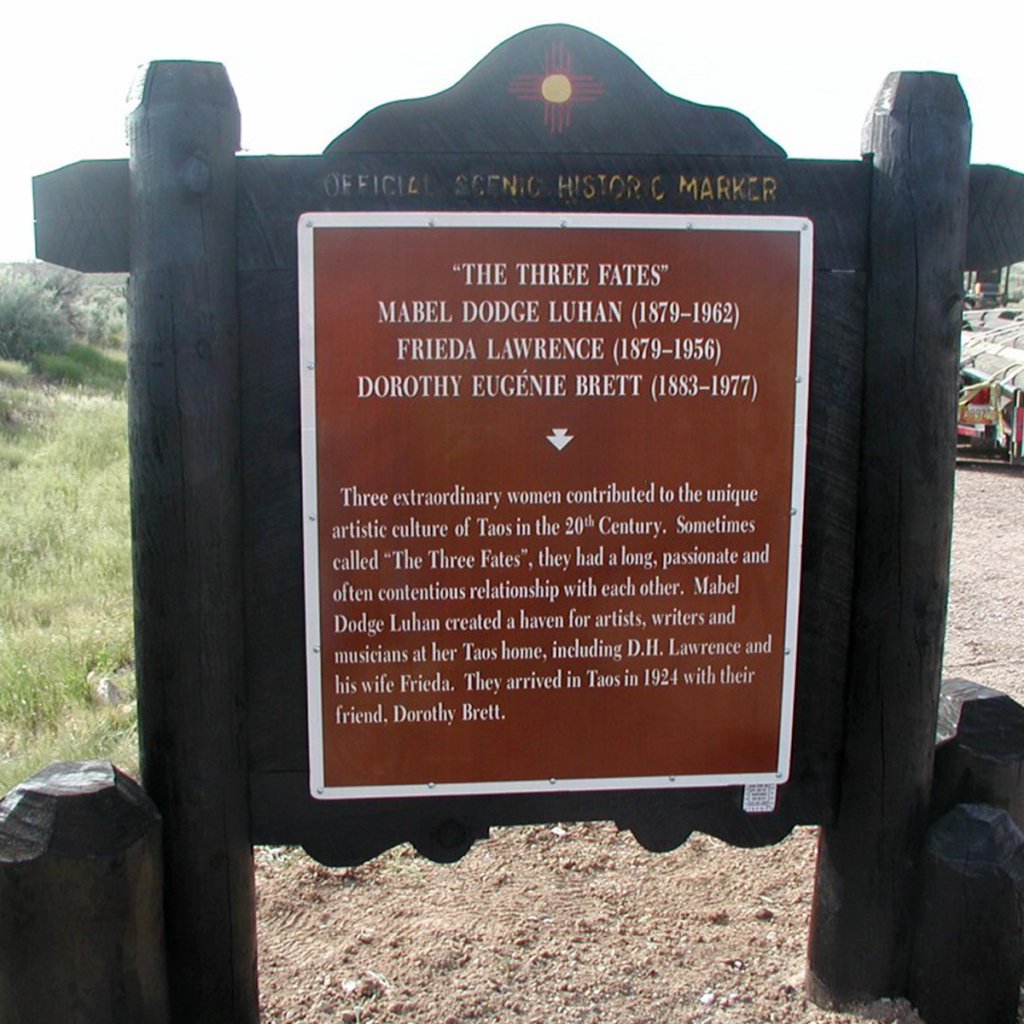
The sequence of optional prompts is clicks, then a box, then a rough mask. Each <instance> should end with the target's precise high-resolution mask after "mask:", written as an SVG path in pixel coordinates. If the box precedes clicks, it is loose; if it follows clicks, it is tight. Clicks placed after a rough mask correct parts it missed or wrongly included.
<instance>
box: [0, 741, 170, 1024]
mask: <svg viewBox="0 0 1024 1024" xmlns="http://www.w3.org/2000/svg"><path fill="white" fill-rule="evenodd" d="M161 889H162V885H161V872H160V815H159V814H158V813H157V810H156V807H154V806H153V802H152V801H151V800H150V799H149V798H148V797H147V796H146V794H145V793H144V792H143V791H142V790H141V789H140V788H139V786H138V785H136V783H135V782H133V781H132V780H131V779H129V778H128V777H127V776H126V775H124V774H122V773H121V772H119V771H117V769H115V768H114V767H113V765H111V764H109V763H108V762H103V761H92V762H58V763H57V764H52V765H50V766H49V767H48V768H44V769H43V770H42V771H40V772H38V773H36V774H35V775H34V776H33V777H32V778H31V779H29V780H28V781H27V782H23V783H22V784H21V785H20V786H16V787H15V788H14V789H12V790H11V792H10V793H8V794H7V796H6V797H5V798H4V799H3V801H2V802H0V1020H3V1022H4V1024H41V1022H43V1021H60V1022H61V1024H97V1022H99V1021H133V1022H135V1024H167V1021H168V1011H167V975H166V969H165V962H164V919H163V900H162V893H161Z"/></svg>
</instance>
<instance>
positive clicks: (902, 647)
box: [808, 73, 970, 1006]
mask: <svg viewBox="0 0 1024 1024" xmlns="http://www.w3.org/2000/svg"><path fill="white" fill-rule="evenodd" d="M863 151H864V153H865V156H868V155H870V156H871V158H872V160H873V167H874V171H873V176H872V200H871V241H870V283H869V293H868V320H867V340H866V353H865V356H866V358H865V380H864V399H863V406H862V408H863V425H862V434H861V437H862V441H861V471H860V482H859V497H858V522H857V554H856V562H855V577H854V596H853V622H852V626H851V638H850V639H851V643H850V662H849V669H848V701H847V725H846V735H845V742H844V754H843V757H844V760H843V768H842V777H841V790H840V804H839V810H838V814H837V818H836V821H835V823H834V824H833V825H831V826H829V827H826V828H824V829H823V830H822V833H821V840H820V844H819V856H818V871H817V879H816V886H815V896H814V906H813V915H812V921H811V934H810V949H809V970H808V990H809V992H810V994H811V996H812V998H813V999H814V1000H815V1001H816V1002H818V1003H820V1004H822V1005H831V1006H836V1005H842V1004H847V1003H851V1002H855V1001H857V1000H861V999H870V998H876V997H880V996H885V995H893V994H902V993H904V992H905V991H906V985H907V971H908V961H909V955H910V946H911V934H912V913H913V900H914V894H915V880H916V876H915V870H916V865H917V861H918V857H919V854H920V850H921V846H922V843H923V840H924V835H925V828H926V825H927V815H928V801H929V792H930V786H931V777H932V758H933V752H934V742H935V720H936V708H937V702H938V693H939V683H940V670H941V661H942V642H943V635H944V631H945V618H946V602H947V594H948V589H949V548H950V532H951V525H952V503H953V470H954V459H955V423H956V419H955V416H956V398H957V358H958V356H957V336H958V331H959V324H960V311H961V299H962V294H961V293H962V286H963V262H964V247H965V241H966V225H967V182H968V162H969V152H970V116H969V113H968V110H967V104H966V101H965V99H964V95H963V92H962V91H961V89H960V85H959V83H958V82H957V80H956V78H955V77H954V76H951V75H940V74H932V73H901V74H893V75H890V76H889V77H888V78H887V79H886V81H885V83H884V85H883V86H882V89H881V91H880V92H879V94H878V98H877V100H876V102H875V106H874V108H873V110H872V112H871V114H870V116H869V118H868V121H867V123H866V125H865V129H864V137H863Z"/></svg>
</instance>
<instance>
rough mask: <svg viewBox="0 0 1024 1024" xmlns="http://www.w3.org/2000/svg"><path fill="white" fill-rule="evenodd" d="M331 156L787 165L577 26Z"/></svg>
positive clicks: (356, 132)
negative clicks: (574, 157) (546, 156)
mask: <svg viewBox="0 0 1024 1024" xmlns="http://www.w3.org/2000/svg"><path fill="white" fill-rule="evenodd" d="M326 152H328V153H332V152H349V153H354V152H361V153H384V152H387V153H451V152H466V153H552V154H554V153H595V154H597V153H633V154H641V153H649V154H686V155H702V156H750V157H755V156H767V157H784V156H785V155H786V154H785V152H784V151H783V149H782V148H781V147H780V146H778V145H777V144H776V143H775V142H773V141H772V140H771V139H770V138H768V136H767V135H764V134H763V133H762V132H761V131H760V130H758V128H757V127H755V125H754V124H753V123H752V122H751V121H750V120H749V119H748V118H746V117H744V116H743V115H742V114H738V113H736V111H734V110H728V109H726V108H724V107H709V106H703V105H701V104H699V103H691V102H690V101H688V100H683V99H679V98H678V97H676V96H672V95H670V94H669V93H667V92H665V90H664V89H662V88H661V87H660V86H659V85H658V84H657V83H656V82H654V81H653V80H652V79H651V78H650V77H649V76H648V75H647V74H645V73H644V72H643V71H642V70H641V69H640V68H639V67H638V66H637V65H636V64H635V63H633V61H632V60H630V59H629V58H628V57H627V56H626V55H625V54H624V53H622V51H621V50H618V49H616V48H615V47H614V46H612V45H611V44H609V43H607V42H605V41H604V40H603V39H601V38H600V37H599V36H596V35H594V34H592V33H590V32H586V31H584V30H582V29H579V28H574V27H572V26H570V25H544V26H540V27H538V28H532V29H528V30H527V31H525V32H521V33H519V34H518V35H516V36H513V37H512V38H511V39H509V40H507V41H506V42H504V43H502V44H501V45H500V46H498V47H496V48H495V49H494V50H492V51H491V52H490V53H489V54H488V55H487V56H486V57H485V58H484V59H483V60H482V61H480V63H479V64H477V65H476V67H474V68H473V69H472V70H471V71H470V72H469V73H468V74H467V75H465V76H464V77H463V78H462V79H461V81H459V82H458V83H456V84H455V85H453V86H452V87H451V88H450V89H447V90H445V91H444V92H440V93H437V94H436V95H434V96H428V97H425V98H423V99H415V100H402V101H399V102H395V103H386V104H384V105H383V106H380V107H377V108H376V109H374V110H371V111H370V112H369V113H367V114H366V115H365V116H364V117H362V118H361V119H360V120H359V121H357V122H356V123H355V124H354V125H353V126H352V127H351V128H349V129H348V131H346V132H344V133H342V134H341V135H339V136H338V137H337V138H336V139H335V140H334V141H333V142H332V143H331V144H330V145H329V146H328V147H327V150H326Z"/></svg>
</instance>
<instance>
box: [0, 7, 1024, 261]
mask: <svg viewBox="0 0 1024 1024" xmlns="http://www.w3.org/2000/svg"><path fill="white" fill-rule="evenodd" d="M18 6H19V8H20V11H19V13H18V14H12V13H8V14H7V15H5V19H4V20H5V23H6V24H5V26H4V30H3V36H2V38H0V138H2V139H3V147H4V148H3V151H2V153H0V262H3V261H10V260H22V259H29V258H32V256H33V255H34V242H33V235H32V198H31V195H32V193H31V178H32V175H34V174H41V173H43V172H46V171H50V170H54V169H55V168H57V167H61V166H63V165H64V164H68V163H73V162H74V161H76V160H81V159H97V158H105V157H122V156H126V155H127V149H126V146H125V133H124V119H125V113H126V96H127V94H128V90H129V87H130V86H131V83H132V81H133V79H134V77H135V74H136V69H137V68H138V67H139V66H140V65H143V64H145V63H146V62H148V61H150V60H164V59H172V60H173V59H184V60H216V61H220V62H221V63H223V64H224V65H225V66H226V67H227V70H228V74H229V76H230V77H231V80H232V83H233V85H234V88H235V92H236V94H237V96H238V101H239V106H240V108H241V111H242V144H243V146H244V148H245V149H246V150H247V151H248V152H250V153H316V152H320V151H321V150H322V149H323V147H324V146H325V145H326V144H327V143H328V142H329V141H330V140H331V139H333V138H334V137H335V136H336V135H337V134H339V133H340V132H341V131H342V130H344V129H345V128H347V127H348V126H349V125H350V124H352V122H353V121H355V120H356V119H357V118H358V117H360V116H361V115H362V114H363V113H365V112H366V111H367V110H369V109H371V108H372V107H375V106H378V105H379V104H381V103H385V102H388V101H390V100H397V99H407V98H410V97H416V96H426V95H429V94H431V93H434V92H437V91H439V90H441V89H445V88H447V87H448V86H450V85H453V84H454V83H455V82H456V81H458V79H459V78H461V77H462V76H463V75H464V74H465V73H466V72H467V71H469V70H470V68H471V67H472V66H473V65H474V64H476V63H477V62H478V61H479V60H480V59H482V58H483V57H484V56H485V55H486V54H487V53H488V52H489V51H490V50H492V49H493V48H494V47H495V46H497V45H498V44H499V43H501V42H503V41H504V40H505V39H507V38H508V37H509V36H511V35H514V34H515V33H516V32H519V31H522V30H523V29H526V28H531V27H533V26H534V25H541V24H549V23H552V22H567V23H569V24H573V25H577V26H579V27H580V28H584V29H587V30H589V31H591V32H594V33H596V34H597V35H599V36H602V37H603V38H604V39H606V40H607V41H608V42H609V43H611V44H612V45H614V46H616V47H618V48H619V49H620V50H622V51H623V52H624V53H626V55H627V56H629V57H631V58H632V59H633V60H634V61H635V62H636V63H637V64H638V65H639V66H640V67H641V68H642V69H643V70H644V71H646V72H647V74H649V75H650V76H651V77H652V78H653V79H654V80H655V81H656V82H657V83H658V84H659V85H661V86H662V87H663V88H664V89H666V90H668V91H669V92H671V93H674V94H675V95H677V96H682V97H683V98H685V99H689V100H694V101H696V102H699V103H709V104H714V105H716V106H725V107H732V108H733V109H735V110H738V111H740V112H741V113H743V114H746V115H747V116H748V117H749V118H750V119H751V120H752V121H753V122H754V123H755V124H756V125H757V126H758V127H759V128H760V129H761V130H762V131H764V132H765V133H766V134H768V135H769V136H771V137H772V138H773V139H775V141H776V142H778V143H779V144H780V145H781V146H783V148H785V149H786V150H787V151H788V153H789V154H790V155H791V156H796V157H823V158H839V159H856V158H857V156H858V155H859V143H860V129H861V124H862V122H863V120H864V117H865V115H866V114H867V111H868V109H869V108H870V106H871V104H872V101H873V100H874V97H875V94H876V92H877V91H878V87H879V86H880V85H881V83H882V80H883V79H884V77H885V75H886V74H887V73H888V72H889V71H946V72H951V73H954V74H957V75H959V77H960V82H961V85H962V86H963V89H964V92H965V93H966V95H967V100H968V103H969V104H970V107H971V112H972V115H973V121H974V145H973V157H972V159H973V162H975V163H995V164H1002V165H1004V166H1007V167H1012V168H1013V169H1015V170H1021V171H1024V66H1022V64H1021V58H1020V42H1021V39H1022V38H1024V34H1022V31H1021V30H1022V28H1024V3H1021V2H1020V0H994V2H989V3H985V4H980V3H975V4H964V3H956V4H954V3H949V2H947V0H930V2H919V0H857V2H853V3H849V2H847V3H842V4H840V3H837V2H835V0H816V2H809V0H776V2H772V0H724V2H723V0H690V2H686V0H683V2H680V0H658V2H654V0H641V2H639V3H637V2H628V0H616V2H609V0H591V2H589V3H585V4H578V3H576V4H569V3H565V2H563V0H545V2H543V3H541V2H537V0H516V2H515V3H508V4H476V3H466V4H438V3H419V4H406V3H405V2H404V0H380V2H376V3H361V2H359V0H333V2H330V3H328V2H323V0H287V2H276V3H266V4H261V5H259V6H258V7H257V6H256V5H241V4H234V5H231V6H230V7H229V6H228V5H226V4H224V3H222V0H174V3H160V4H147V3H140V2H139V0H131V2H127V0H99V2H98V3H92V4H85V3H81V2H76V3H70V2H67V0H51V2H49V3H37V4H22V5H18Z"/></svg>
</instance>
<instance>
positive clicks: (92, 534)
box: [0, 264, 138, 793]
mask: <svg viewBox="0 0 1024 1024" xmlns="http://www.w3.org/2000/svg"><path fill="white" fill-rule="evenodd" d="M124 338H125V280H124V277H123V276H120V275H103V276H99V277H86V276H85V275H82V274H75V273H73V272H71V271H65V270H60V269H57V268H54V267H48V266H46V265H45V264H25V265H13V266H6V267H0V793H3V792H6V791H7V790H8V789H9V788H10V787H11V786H13V785H15V784H16V783H18V782H20V781H21V780H22V779H24V778H25V777H27V776H28V775H30V774H31V773H32V772H34V771H35V770H36V769H37V768H39V767H41V766H42V765H44V764H47V763H48V762H50V761H52V760H56V759H60V758H84V757H108V758H111V759H112V760H114V761H115V762H116V763H118V764H120V765H123V766H125V767H128V768H132V767H133V766H134V765H135V764H136V763H137V759H138V755H137V749H136V748H137V744H136V739H135V706H134V690H135V687H134V674H133V667H132V596H131V551H130V539H129V518H128V479H127V475H128V474H127V428H126V420H127V416H126V402H125V350H124Z"/></svg>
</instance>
